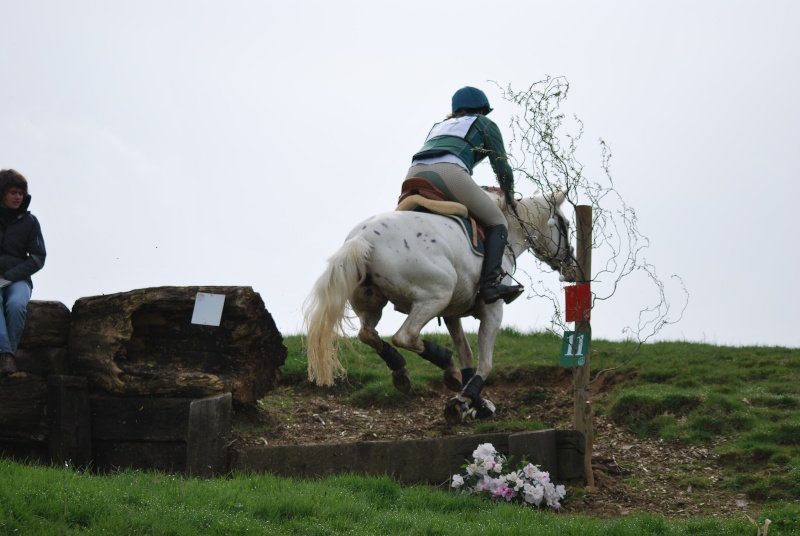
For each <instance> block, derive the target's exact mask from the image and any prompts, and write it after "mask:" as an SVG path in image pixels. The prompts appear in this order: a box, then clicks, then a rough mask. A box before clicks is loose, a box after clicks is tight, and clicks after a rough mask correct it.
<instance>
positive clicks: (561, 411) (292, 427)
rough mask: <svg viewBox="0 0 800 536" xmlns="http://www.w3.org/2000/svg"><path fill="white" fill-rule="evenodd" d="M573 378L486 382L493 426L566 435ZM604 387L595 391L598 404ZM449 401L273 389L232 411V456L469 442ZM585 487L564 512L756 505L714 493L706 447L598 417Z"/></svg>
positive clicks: (431, 394)
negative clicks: (364, 444)
mask: <svg viewBox="0 0 800 536" xmlns="http://www.w3.org/2000/svg"><path fill="white" fill-rule="evenodd" d="M571 386H572V375H571V373H570V372H569V371H567V370H566V369H554V370H553V371H551V372H550V373H548V374H536V376H535V377H530V375H529V374H524V375H522V376H516V375H515V374H514V373H511V374H508V375H507V376H506V377H503V378H494V379H493V378H490V379H489V381H488V382H487V385H486V387H484V391H483V394H484V396H485V397H486V398H488V399H490V400H491V401H492V402H494V403H495V405H496V406H497V413H496V414H495V416H494V417H492V419H495V420H526V419H527V420H539V421H541V422H542V423H544V425H545V426H546V427H548V428H562V429H564V428H572V414H573V407H572V404H573V397H572V393H571ZM607 387H608V385H605V386H604V385H597V386H596V389H595V390H594V392H593V393H592V401H593V403H594V404H595V405H598V403H599V405H602V400H603V399H604V397H605V389H606V388H607ZM452 395H453V393H451V392H450V391H447V390H446V388H445V387H444V386H443V385H442V386H441V387H440V388H434V389H425V388H419V387H417V386H415V387H414V389H412V392H411V394H410V395H408V401H407V404H406V406H405V407H403V408H376V407H373V408H358V407H354V406H352V405H350V404H349V403H348V401H347V399H346V397H337V396H335V395H332V394H322V393H321V391H320V390H316V389H313V388H310V387H309V386H308V385H304V384H298V385H286V384H281V385H280V386H279V387H278V389H276V390H275V391H273V392H271V393H270V394H269V396H268V397H267V400H266V403H264V404H260V405H259V407H258V408H257V409H252V410H238V411H235V412H234V430H236V431H235V439H234V445H233V448H236V446H243V445H292V444H324V443H342V442H355V441H389V440H403V439H423V438H435V437H445V436H453V435H470V434H474V433H477V432H476V431H475V422H474V421H472V422H468V423H465V424H462V425H458V426H448V425H447V424H446V423H445V421H444V417H443V409H444V404H445V402H446V401H447V400H448V399H449V398H451V397H452ZM594 435H595V437H594V452H593V458H592V459H593V462H592V465H593V475H594V487H588V486H570V487H568V488H567V497H566V499H565V500H564V501H563V511H564V512H565V513H583V514H586V515H591V516H597V517H619V516H626V515H629V514H632V513H636V512H648V513H652V514H661V515H664V516H667V517H669V518H688V517H693V516H712V517H719V518H725V519H731V518H737V519H745V516H747V515H749V516H750V517H753V518H755V515H756V512H757V510H758V505H755V504H751V503H750V502H749V501H748V500H747V499H746V498H745V497H743V496H738V495H735V494H732V493H730V492H729V491H727V490H725V489H724V488H722V486H721V485H720V482H721V479H722V468H721V465H720V463H719V460H718V459H717V457H716V456H715V455H714V454H713V453H712V450H713V446H709V447H698V446H691V445H684V444H679V443H666V442H663V441H659V440H653V439H647V440H642V439H638V438H636V437H635V436H633V435H632V434H630V433H628V432H626V431H625V430H623V429H621V427H619V426H617V425H616V424H614V423H613V422H611V421H610V420H609V419H608V418H607V417H605V416H602V415H596V416H595V418H594Z"/></svg>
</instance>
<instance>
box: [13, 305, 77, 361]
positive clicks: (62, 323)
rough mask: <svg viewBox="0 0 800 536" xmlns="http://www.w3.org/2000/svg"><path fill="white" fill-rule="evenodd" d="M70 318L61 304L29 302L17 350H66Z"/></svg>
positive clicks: (67, 310)
mask: <svg viewBox="0 0 800 536" xmlns="http://www.w3.org/2000/svg"><path fill="white" fill-rule="evenodd" d="M71 318H72V313H70V311H69V309H68V308H67V306H66V305H64V304H63V303H61V302H57V301H41V300H31V301H30V302H29V303H28V312H27V315H26V317H25V328H24V329H23V330H22V336H21V337H20V339H19V348H18V349H22V350H33V349H36V348H66V347H67V342H68V340H69V328H70V321H71Z"/></svg>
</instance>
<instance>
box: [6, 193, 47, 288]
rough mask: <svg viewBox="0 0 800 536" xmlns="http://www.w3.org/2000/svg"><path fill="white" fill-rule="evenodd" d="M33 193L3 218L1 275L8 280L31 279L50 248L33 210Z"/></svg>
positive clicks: (42, 263) (41, 265)
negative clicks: (45, 242) (46, 244)
mask: <svg viewBox="0 0 800 536" xmlns="http://www.w3.org/2000/svg"><path fill="white" fill-rule="evenodd" d="M30 203H31V196H29V195H26V196H25V199H23V201H22V205H20V207H19V209H17V210H16V211H14V214H13V217H12V218H11V219H10V220H8V219H6V218H2V219H0V274H2V276H3V277H4V278H5V279H8V280H9V281H22V280H25V281H28V283H30V285H31V288H33V282H32V281H31V276H32V275H33V274H35V273H36V272H38V271H39V270H41V269H42V267H43V266H44V260H45V257H46V256H47V251H46V250H45V247H44V237H43V236H42V228H41V227H40V226H39V220H37V219H36V216H34V215H33V214H31V213H30V211H29V210H28V206H29V205H30Z"/></svg>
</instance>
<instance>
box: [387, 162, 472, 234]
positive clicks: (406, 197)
mask: <svg viewBox="0 0 800 536" xmlns="http://www.w3.org/2000/svg"><path fill="white" fill-rule="evenodd" d="M395 210H422V211H427V212H432V213H434V214H442V215H444V216H451V217H453V216H454V217H457V218H458V219H460V220H462V224H463V225H464V230H465V231H466V232H467V234H468V235H469V236H470V237H471V239H472V247H473V248H474V249H479V247H480V244H481V243H482V242H483V237H484V235H483V228H482V227H481V226H480V225H478V222H477V221H475V218H473V217H472V216H470V215H469V211H468V210H467V207H466V206H464V205H462V204H461V203H458V202H457V201H451V200H450V199H448V197H447V196H446V195H445V194H444V192H442V191H441V190H440V189H439V188H437V187H436V186H434V185H433V183H431V182H430V181H429V180H428V179H424V178H422V177H411V178H410V179H406V180H405V181H403V186H402V187H401V190H400V198H399V199H398V200H397V208H396V209H395Z"/></svg>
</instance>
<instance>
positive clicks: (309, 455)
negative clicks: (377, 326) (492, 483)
mask: <svg viewBox="0 0 800 536" xmlns="http://www.w3.org/2000/svg"><path fill="white" fill-rule="evenodd" d="M556 437H557V434H556V432H555V431H554V430H540V431H536V432H520V433H516V434H505V433H492V434H478V435H473V436H461V437H458V436H453V437H443V438H439V439H421V440H406V441H363V442H357V443H341V444H332V445H277V446H273V447H270V446H266V447H245V448H243V449H237V450H235V451H233V452H232V456H231V458H232V460H231V469H232V470H235V471H242V472H256V473H272V474H275V475H279V476H288V477H294V478H308V477H318V476H326V475H331V474H341V473H358V474H365V475H374V476H383V475H390V476H392V477H394V478H397V479H398V480H400V481H402V482H403V483H406V484H417V483H423V482H427V483H430V484H434V485H440V484H442V483H446V482H447V481H448V480H449V479H450V478H451V477H452V476H453V475H454V474H463V472H464V469H463V465H464V463H466V462H467V461H468V460H469V461H472V453H473V452H474V451H475V449H476V448H477V447H478V445H479V444H481V443H491V444H492V445H493V446H494V447H495V448H496V449H497V451H498V452H500V453H502V454H505V455H506V456H509V455H510V456H513V457H514V461H513V462H512V464H514V465H516V464H517V463H519V462H520V461H521V460H522V458H523V456H524V457H526V458H527V459H528V460H529V461H531V462H532V463H535V464H538V465H539V466H540V468H541V469H542V470H543V471H547V472H549V473H550V475H551V480H553V481H556V479H557V478H558V475H557V467H558V461H557V460H556V456H557V452H556Z"/></svg>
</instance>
